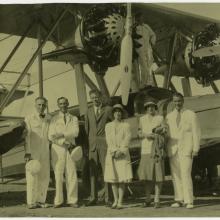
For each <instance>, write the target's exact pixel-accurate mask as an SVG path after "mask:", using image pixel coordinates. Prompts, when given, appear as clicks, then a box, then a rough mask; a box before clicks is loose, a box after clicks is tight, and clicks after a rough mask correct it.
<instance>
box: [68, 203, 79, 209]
mask: <svg viewBox="0 0 220 220" xmlns="http://www.w3.org/2000/svg"><path fill="white" fill-rule="evenodd" d="M69 206H70V207H72V208H79V205H78V204H77V203H73V204H69Z"/></svg>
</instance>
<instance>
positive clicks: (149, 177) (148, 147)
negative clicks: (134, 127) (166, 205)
mask: <svg viewBox="0 0 220 220" xmlns="http://www.w3.org/2000/svg"><path fill="white" fill-rule="evenodd" d="M144 107H145V110H146V114H145V115H144V116H142V117H141V118H140V123H139V137H140V138H141V139H142V140H141V161H140V164H139V168H138V176H139V179H140V180H143V181H145V183H146V200H145V202H144V203H143V205H142V206H143V207H148V206H150V204H151V191H152V188H153V186H155V197H154V207H155V208H159V207H160V192H161V189H162V182H163V180H164V175H165V174H164V148H165V137H164V134H165V132H166V127H165V125H164V123H163V117H162V116H160V115H158V114H157V105H156V102H155V101H154V100H152V101H148V102H146V103H145V104H144ZM161 134H162V135H161ZM155 141H156V142H155Z"/></svg>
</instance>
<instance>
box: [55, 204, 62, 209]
mask: <svg viewBox="0 0 220 220" xmlns="http://www.w3.org/2000/svg"><path fill="white" fill-rule="evenodd" d="M53 207H54V208H55V209H58V208H62V207H63V204H59V205H54V206H53Z"/></svg>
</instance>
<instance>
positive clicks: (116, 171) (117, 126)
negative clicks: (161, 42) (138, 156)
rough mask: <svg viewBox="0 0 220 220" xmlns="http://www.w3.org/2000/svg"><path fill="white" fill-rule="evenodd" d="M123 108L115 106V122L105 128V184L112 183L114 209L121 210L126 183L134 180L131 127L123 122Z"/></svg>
mask: <svg viewBox="0 0 220 220" xmlns="http://www.w3.org/2000/svg"><path fill="white" fill-rule="evenodd" d="M123 113H124V110H123V107H122V105H120V104H116V105H114V106H113V115H114V120H113V121H112V122H110V123H108V124H106V127H105V133H106V141H107V145H108V149H107V155H106V161H105V173H104V180H105V182H108V183H111V185H112V191H113V196H114V203H113V204H112V208H113V209H115V208H116V209H121V208H122V202H123V196H124V190H125V183H127V182H129V181H131V179H132V177H133V176H132V168H131V161H130V154H129V149H128V146H129V142H130V138H131V131H130V126H129V124H128V123H126V122H124V121H123Z"/></svg>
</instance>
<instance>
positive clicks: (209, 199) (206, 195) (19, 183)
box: [0, 179, 220, 217]
mask: <svg viewBox="0 0 220 220" xmlns="http://www.w3.org/2000/svg"><path fill="white" fill-rule="evenodd" d="M130 188H131V190H132V191H133V196H131V194H130V193H128V192H127V196H126V199H125V204H124V207H125V208H124V209H121V210H112V209H110V208H108V207H105V206H104V204H102V203H100V204H99V205H98V206H94V207H85V206H84V205H83V204H84V202H86V200H80V208H77V209H76V208H70V207H63V208H59V209H54V208H53V207H50V208H46V209H35V210H30V209H27V208H26V204H25V198H26V194H25V193H26V192H25V180H24V179H20V180H4V183H3V184H0V217H17V216H18V217H25V216H30V217H31V216H32V217H36V216H39V217H169V216H170V217H171V216H172V217H200V216H201V217H204V216H207V217H210V216H216V217H219V216H220V196H218V194H217V196H213V195H212V194H211V191H210V190H207V185H203V186H201V185H196V186H195V188H196V190H195V195H196V197H195V208H194V209H192V210H187V209H186V208H170V204H171V203H172V199H173V196H172V195H173V191H172V184H171V181H170V180H167V181H166V182H165V184H164V188H163V192H162V201H161V205H162V207H161V208H160V209H154V208H153V207H150V208H141V203H142V202H143V200H144V197H143V196H144V195H143V193H142V192H143V185H142V184H140V183H135V184H133V185H130ZM140 189H141V191H140ZM80 191H81V192H82V189H81V188H80ZM216 192H217V193H218V191H216ZM134 195H136V197H134ZM53 196H54V188H53V187H50V188H49V192H48V202H49V203H51V204H52V201H53Z"/></svg>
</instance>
